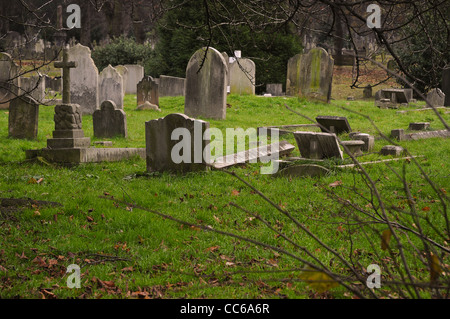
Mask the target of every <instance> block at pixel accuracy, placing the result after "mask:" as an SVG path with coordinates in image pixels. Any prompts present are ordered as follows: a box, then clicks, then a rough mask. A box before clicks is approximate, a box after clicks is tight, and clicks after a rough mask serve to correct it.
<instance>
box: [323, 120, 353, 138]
mask: <svg viewBox="0 0 450 319" xmlns="http://www.w3.org/2000/svg"><path fill="white" fill-rule="evenodd" d="M316 121H317V123H319V124H320V125H321V127H320V129H321V130H322V132H326V133H336V134H338V135H339V134H341V133H344V132H345V133H350V132H351V131H352V129H351V127H350V124H349V123H348V120H347V118H346V117H343V116H318V117H316ZM324 128H325V129H326V130H325V129H324ZM327 131H328V132H327Z"/></svg>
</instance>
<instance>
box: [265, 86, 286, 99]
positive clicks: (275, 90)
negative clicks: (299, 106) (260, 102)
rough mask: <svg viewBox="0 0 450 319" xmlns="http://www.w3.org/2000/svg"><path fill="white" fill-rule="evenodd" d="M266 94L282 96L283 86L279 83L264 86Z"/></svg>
mask: <svg viewBox="0 0 450 319" xmlns="http://www.w3.org/2000/svg"><path fill="white" fill-rule="evenodd" d="M266 92H267V93H269V94H271V95H273V96H282V95H283V84H281V83H269V84H266Z"/></svg>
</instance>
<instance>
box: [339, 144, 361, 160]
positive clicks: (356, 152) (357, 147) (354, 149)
mask: <svg viewBox="0 0 450 319" xmlns="http://www.w3.org/2000/svg"><path fill="white" fill-rule="evenodd" d="M341 144H342V145H343V146H345V147H347V149H348V151H349V152H350V153H351V154H352V155H353V156H360V155H363V152H362V147H363V146H364V141H359V140H353V141H342V142H341Z"/></svg>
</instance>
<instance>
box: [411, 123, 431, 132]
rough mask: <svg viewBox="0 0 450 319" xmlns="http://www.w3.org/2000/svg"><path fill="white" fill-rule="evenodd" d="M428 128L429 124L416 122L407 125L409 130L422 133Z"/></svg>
mask: <svg viewBox="0 0 450 319" xmlns="http://www.w3.org/2000/svg"><path fill="white" fill-rule="evenodd" d="M429 127H430V123H428V122H416V123H409V129H410V130H411V131H424V130H426V129H428V128H429Z"/></svg>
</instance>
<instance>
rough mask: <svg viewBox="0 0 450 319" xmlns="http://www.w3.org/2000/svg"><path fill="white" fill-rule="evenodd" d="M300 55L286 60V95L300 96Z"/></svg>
mask: <svg viewBox="0 0 450 319" xmlns="http://www.w3.org/2000/svg"><path fill="white" fill-rule="evenodd" d="M301 59H302V54H301V53H299V54H296V55H294V56H293V57H292V58H290V59H289V60H288V65H287V76H286V95H287V96H297V95H299V94H300V82H299V81H300V62H301Z"/></svg>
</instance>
